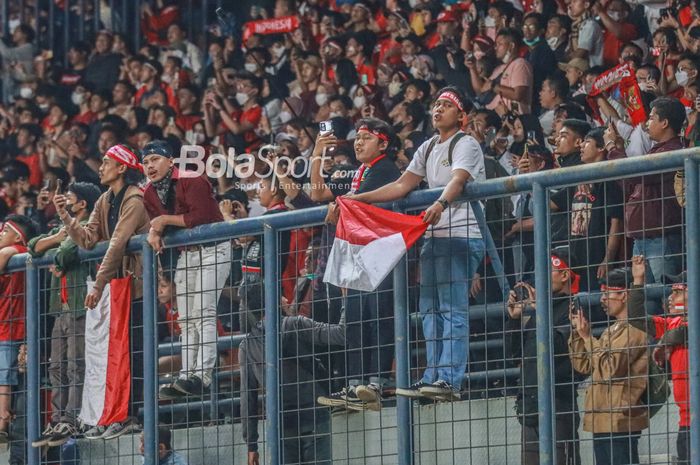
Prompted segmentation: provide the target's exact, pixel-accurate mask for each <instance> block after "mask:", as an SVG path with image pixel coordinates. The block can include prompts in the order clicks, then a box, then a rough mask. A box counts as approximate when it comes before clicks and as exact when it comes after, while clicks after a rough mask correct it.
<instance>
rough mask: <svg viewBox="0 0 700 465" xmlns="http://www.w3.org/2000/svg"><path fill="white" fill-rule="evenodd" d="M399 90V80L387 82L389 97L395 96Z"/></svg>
mask: <svg viewBox="0 0 700 465" xmlns="http://www.w3.org/2000/svg"><path fill="white" fill-rule="evenodd" d="M399 92H401V83H400V82H390V83H389V97H395V96H397V95H398V94H399Z"/></svg>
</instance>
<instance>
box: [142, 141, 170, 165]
mask: <svg viewBox="0 0 700 465" xmlns="http://www.w3.org/2000/svg"><path fill="white" fill-rule="evenodd" d="M148 155H160V156H161V157H166V158H173V156H175V155H174V153H173V148H172V147H171V146H170V144H169V143H167V142H166V141H164V140H153V141H151V142H149V143H148V144H146V146H145V147H144V148H143V150H141V160H143V159H144V158H146V157H147V156H148Z"/></svg>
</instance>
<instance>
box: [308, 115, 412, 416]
mask: <svg viewBox="0 0 700 465" xmlns="http://www.w3.org/2000/svg"><path fill="white" fill-rule="evenodd" d="M356 127H357V136H356V138H355V144H354V148H355V154H356V156H357V160H358V161H359V162H361V163H362V165H361V166H360V168H359V169H358V170H357V171H356V172H355V176H354V177H353V180H352V183H351V187H350V195H351V196H352V195H356V194H357V195H362V194H363V193H365V192H372V191H374V190H376V189H379V188H381V187H382V186H385V185H387V184H390V183H392V182H395V181H396V180H397V179H399V177H400V176H401V172H400V171H399V169H398V168H397V167H396V165H395V164H394V160H395V158H396V154H397V152H398V149H399V144H400V141H399V139H398V137H397V136H396V133H395V132H394V131H393V130H392V129H391V127H390V126H389V125H388V124H387V123H384V122H383V121H380V120H378V119H375V118H364V119H361V120H360V121H358V123H357V126H356ZM335 140H336V137H335V135H333V134H330V135H327V134H321V135H319V142H320V143H321V144H323V145H325V146H331V147H332V146H333V143H334V142H335ZM335 208H336V207H335V204H331V206H330V213H329V215H331V216H332V215H334V211H335ZM335 214H337V213H335ZM392 279H393V278H392V277H391V276H389V277H387V278H385V279H384V281H383V282H382V283H381V284H379V286H378V287H377V290H376V291H375V292H373V293H366V292H360V291H356V290H353V289H347V290H346V291H345V317H346V321H347V329H346V337H347V342H346V351H347V352H346V353H347V362H346V365H347V366H346V375H347V378H348V385H347V386H346V387H345V388H344V389H343V390H342V391H340V392H336V393H333V394H331V395H330V396H328V397H320V398H319V399H318V401H319V403H320V404H321V405H328V406H331V407H344V408H346V409H348V410H362V409H370V410H379V409H380V408H381V400H382V388H383V385H384V383H385V382H386V381H387V380H388V378H389V376H390V374H391V364H392V360H393V355H392V352H393V345H392V342H393V340H394V327H393V324H392V321H393V318H392V315H393V293H392V292H391V291H392V287H393V282H392Z"/></svg>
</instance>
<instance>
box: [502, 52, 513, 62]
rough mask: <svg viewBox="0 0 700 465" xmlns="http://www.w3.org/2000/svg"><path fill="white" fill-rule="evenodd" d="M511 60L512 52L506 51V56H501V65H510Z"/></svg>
mask: <svg viewBox="0 0 700 465" xmlns="http://www.w3.org/2000/svg"><path fill="white" fill-rule="evenodd" d="M512 58H513V52H511V51H510V50H508V51H507V52H506V54H505V55H504V56H503V63H510V60H511V59H512Z"/></svg>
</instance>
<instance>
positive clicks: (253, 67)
mask: <svg viewBox="0 0 700 465" xmlns="http://www.w3.org/2000/svg"><path fill="white" fill-rule="evenodd" d="M243 67H244V68H245V70H246V71H248V72H249V73H255V72H256V71H257V70H258V65H256V64H255V63H246V64H245V65H244V66H243Z"/></svg>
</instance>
